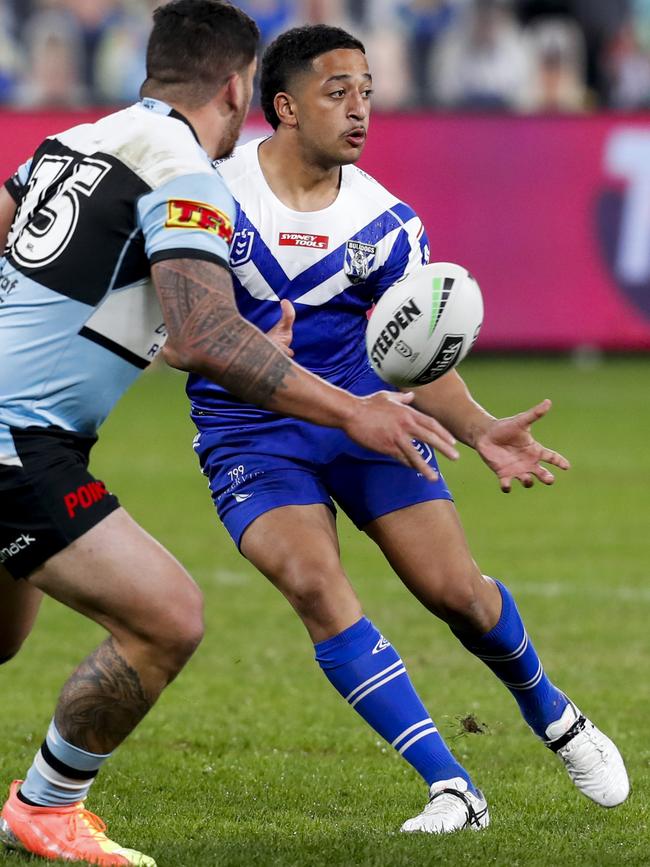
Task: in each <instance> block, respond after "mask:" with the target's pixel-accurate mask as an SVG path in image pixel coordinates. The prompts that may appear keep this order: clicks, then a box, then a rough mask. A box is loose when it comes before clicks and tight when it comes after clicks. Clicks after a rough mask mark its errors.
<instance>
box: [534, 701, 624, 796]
mask: <svg viewBox="0 0 650 867" xmlns="http://www.w3.org/2000/svg"><path fill="white" fill-rule="evenodd" d="M545 743H546V746H547V747H548V748H549V749H551V750H553V752H554V753H557V755H558V756H559V757H560V758H561V759H562V761H563V762H564V764H565V766H566V769H567V771H568V774H569V776H570V777H571V779H572V781H573V782H574V784H575V786H576V787H577V788H578V789H579V790H580V791H581V792H582V794H583V795H586V796H587V797H588V798H591V800H592V801H595V802H596V803H597V804H600V806H601V807H616V806H618V805H619V804H622V803H623V801H624V800H625V799H626V798H627V796H628V794H629V791H630V781H629V780H628V777H627V771H626V770H625V765H624V764H623V759H622V757H621V754H620V753H619V751H618V749H617V748H616V746H615V744H614V743H613V742H612V741H611V740H610V739H609V738H608V737H607V736H606V735H604V734H603V733H602V732H601V731H600V730H599V729H597V728H596V726H595V725H594V724H593V723H592V722H591V720H589V719H587V717H586V716H584V714H582V713H580V711H579V710H578V708H577V707H576V706H575V705H574V704H573V703H572V702H569V704H568V705H567V706H566V708H565V709H564V713H563V714H562V716H561V717H560V718H559V720H557V721H556V722H554V723H551V725H550V726H548V728H547V729H546V738H545Z"/></svg>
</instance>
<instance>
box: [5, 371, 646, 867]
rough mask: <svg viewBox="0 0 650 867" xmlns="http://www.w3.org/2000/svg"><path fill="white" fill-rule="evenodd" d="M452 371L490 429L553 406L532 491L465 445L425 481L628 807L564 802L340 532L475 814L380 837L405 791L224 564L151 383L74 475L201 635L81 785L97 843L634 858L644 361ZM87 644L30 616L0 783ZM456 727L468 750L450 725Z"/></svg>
mask: <svg viewBox="0 0 650 867" xmlns="http://www.w3.org/2000/svg"><path fill="white" fill-rule="evenodd" d="M463 373H464V374H465V376H466V379H467V380H468V382H469V383H470V385H471V387H472V388H473V390H474V392H475V394H476V396H477V398H478V399H480V400H481V401H483V402H484V403H485V404H486V405H488V406H489V407H490V408H491V409H492V410H493V411H494V412H497V413H500V414H509V413H511V412H514V411H516V410H518V409H523V408H525V407H526V406H528V405H529V404H530V403H531V402H533V401H537V400H539V399H542V398H544V397H546V396H550V397H552V398H553V399H554V402H555V407H554V410H553V412H552V414H551V415H550V416H549V417H548V418H547V419H546V420H544V421H543V422H541V423H540V424H539V426H538V427H539V431H538V432H539V436H540V438H541V439H543V440H544V441H545V442H547V443H548V444H549V445H551V446H553V447H555V448H557V449H559V450H560V451H562V452H564V453H565V454H566V455H567V456H568V457H569V458H570V459H571V460H572V462H573V469H572V471H571V472H570V473H569V474H567V475H566V476H563V477H562V478H561V479H560V480H559V482H558V484H557V485H556V486H555V488H550V489H547V488H542V487H540V486H536V487H535V488H534V489H533V490H532V491H524V490H522V489H517V490H514V491H513V493H511V494H510V495H509V496H504V495H503V494H501V493H500V492H499V490H498V487H497V485H496V482H495V480H494V479H493V478H491V476H490V474H489V473H488V471H487V470H486V469H484V468H483V466H482V465H481V464H480V462H479V461H478V460H477V459H476V458H475V456H474V455H472V454H470V453H468V452H467V451H466V450H464V452H463V459H462V461H461V462H460V463H459V464H458V465H455V466H453V467H449V466H447V467H445V471H446V475H447V478H448V480H449V481H450V483H451V485H452V488H453V490H454V491H455V494H456V499H457V503H458V506H459V508H460V511H461V515H462V517H463V521H464V523H465V526H466V529H467V532H468V535H469V537H470V540H471V543H472V548H473V551H474V554H475V556H476V558H477V559H478V560H479V562H480V563H481V565H482V568H483V570H484V571H485V572H487V573H490V574H494V575H497V576H499V577H501V578H503V579H504V580H505V581H506V582H507V583H509V585H510V586H511V588H512V589H513V590H514V591H515V593H516V595H517V598H518V600H519V603H520V607H521V609H522V611H523V614H524V616H525V618H526V620H527V624H528V627H529V630H530V632H531V634H532V635H533V637H534V640H535V642H536V644H537V646H538V649H539V650H540V651H541V653H542V656H543V659H544V662H545V665H546V668H547V670H548V671H549V673H550V674H551V675H552V676H553V677H554V679H555V680H556V681H557V683H558V684H559V685H561V686H562V687H564V688H565V689H566V690H567V691H568V692H569V693H570V694H571V695H572V696H573V697H574V699H575V700H576V701H577V702H578V703H579V704H580V705H581V706H582V707H583V708H584V709H585V710H586V711H588V712H589V714H590V715H591V716H592V717H593V718H594V719H595V721H596V722H598V723H601V725H602V726H603V727H604V728H606V729H607V731H608V732H610V733H611V734H612V735H613V736H614V737H615V739H616V740H617V741H618V743H619V745H620V747H621V749H622V751H623V753H624V755H625V757H626V759H627V763H628V767H629V770H630V774H631V778H632V784H633V793H632V796H631V798H630V800H629V802H628V803H627V804H626V805H624V806H623V807H621V808H619V809H617V810H614V811H605V810H602V809H600V808H598V807H596V806H595V805H593V804H591V803H590V802H588V801H587V800H585V799H584V798H582V797H581V796H580V795H578V794H577V793H576V792H575V791H574V790H573V788H572V787H571V785H570V784H569V781H568V779H567V778H565V775H564V772H563V770H562V769H561V767H560V765H559V762H558V761H557V760H556V759H555V758H554V757H553V756H552V755H551V754H550V753H549V752H547V751H546V750H544V749H543V748H542V747H541V746H540V745H539V744H538V743H537V742H536V740H535V738H534V737H533V736H532V735H531V734H530V732H529V731H528V730H527V728H526V727H525V726H524V724H523V723H522V722H521V720H520V718H519V716H518V712H517V710H516V706H515V704H514V702H513V700H512V699H511V697H510V696H509V695H508V694H507V692H506V691H505V690H504V689H503V688H502V687H501V686H500V685H499V684H498V682H497V681H496V680H495V679H494V678H493V677H492V675H491V674H490V673H489V672H488V671H487V670H484V669H483V667H482V666H481V665H480V664H479V663H478V662H477V661H475V660H474V659H473V658H471V657H470V656H469V655H468V654H467V653H465V652H464V651H463V650H462V649H461V648H460V647H459V646H458V645H457V644H456V642H455V641H454V640H453V638H452V637H451V636H450V634H449V633H448V631H447V629H446V628H445V627H444V626H443V625H442V624H440V623H438V622H436V621H434V620H433V619H432V618H431V617H430V616H429V615H427V614H426V613H425V611H424V610H423V609H422V608H421V607H419V605H418V604H417V603H416V602H415V601H414V600H413V599H412V598H411V597H410V596H409V595H408V594H407V593H406V591H405V590H404V589H403V588H402V587H401V586H400V585H399V583H398V582H397V581H396V579H395V578H394V577H393V576H392V575H391V573H390V570H389V569H388V568H387V566H386V565H385V564H384V563H383V562H382V559H381V557H380V556H378V555H377V553H376V552H375V551H374V550H373V548H372V546H371V544H370V543H369V542H368V540H366V539H365V538H364V537H362V536H361V535H359V534H358V533H356V531H354V530H353V528H351V526H350V525H349V524H348V523H347V522H345V521H344V520H342V521H340V530H341V537H342V543H343V556H344V561H345V565H346V568H347V569H348V571H349V573H350V575H351V577H352V579H353V581H354V584H355V586H356V588H357V590H358V592H359V594H360V596H361V598H362V599H363V601H364V603H365V607H366V611H367V613H368V614H369V616H371V617H372V618H373V619H375V620H376V622H377V623H378V624H379V625H380V627H381V628H382V629H383V630H385V632H386V633H387V635H389V636H390V639H391V640H392V641H393V642H394V643H395V644H396V645H397V647H398V649H399V651H400V653H401V654H402V656H403V657H404V659H405V660H406V661H407V664H408V666H409V669H410V672H411V675H412V677H413V680H414V681H415V684H416V686H417V688H418V689H419V690H420V692H421V694H422V696H423V698H424V700H425V702H426V703H427V705H428V707H429V709H430V711H431V713H432V715H433V717H434V719H435V720H436V721H437V723H438V724H439V726H440V728H441V730H442V731H443V732H444V733H445V735H446V736H448V738H449V740H450V744H451V745H452V748H453V749H454V750H455V752H456V753H457V755H458V756H459V757H460V758H461V760H462V761H463V762H464V763H465V764H466V765H467V767H468V768H469V769H470V771H471V772H472V773H473V775H474V777H475V779H476V781H477V783H478V784H479V785H480V786H481V787H482V788H483V789H484V791H485V793H486V795H487V797H488V800H489V803H490V810H491V815H492V825H491V827H490V828H489V830H487V831H485V832H483V833H481V834H472V833H465V834H461V835H455V836H453V837H451V838H444V839H441V838H425V837H411V836H409V837H401V836H400V835H399V834H398V833H396V832H397V829H398V828H399V825H400V823H401V822H402V821H403V820H404V819H405V818H407V817H408V816H410V815H413V814H414V813H415V812H418V811H419V809H420V808H421V806H422V805H423V802H424V799H425V791H424V787H423V785H422V783H421V782H420V780H419V779H418V777H417V775H416V774H415V772H413V771H412V770H411V769H410V768H409V767H408V766H407V765H406V764H405V763H403V762H402V761H401V760H400V759H398V758H397V757H396V756H395V755H394V754H393V752H392V751H391V750H390V749H389V748H388V747H387V746H386V745H385V744H383V743H382V742H380V740H379V738H378V737H376V736H375V735H374V734H373V733H371V732H370V731H369V730H368V729H367V728H366V726H365V724H364V723H362V722H361V721H360V720H359V719H358V718H357V717H356V715H355V714H354V712H352V711H351V710H350V708H349V707H348V706H347V705H345V703H344V702H343V701H342V700H341V699H340V698H339V697H338V696H337V695H336V694H335V693H334V692H333V690H332V689H331V687H329V686H328V685H327V684H326V683H325V682H324V680H323V677H322V675H321V674H320V672H319V671H318V669H317V667H316V665H315V663H314V662H313V660H312V658H311V655H312V654H311V650H310V647H309V644H308V641H307V638H306V634H305V633H304V632H303V628H302V626H301V625H300V624H299V622H298V620H297V619H296V617H295V615H294V614H293V613H292V612H291V610H290V609H289V608H288V606H287V605H286V603H285V602H284V601H283V600H282V599H281V598H280V596H279V595H278V594H277V593H276V591H274V590H273V589H272V588H271V587H270V586H268V585H267V584H266V582H265V580H264V579H263V578H261V577H260V576H258V575H257V574H256V573H255V572H254V570H252V569H251V568H250V567H249V566H248V565H247V564H246V563H245V562H244V561H243V560H242V559H241V558H240V557H239V555H238V554H237V552H236V551H235V550H234V549H233V547H232V545H231V544H230V542H229V541H228V539H227V538H226V536H225V534H224V533H223V531H222V530H221V528H220V526H219V525H218V522H217V520H216V518H215V516H214V515H213V512H212V506H211V502H210V499H209V496H208V493H207V490H206V484H205V480H204V479H202V478H201V476H200V475H199V474H198V472H197V469H196V466H195V460H194V457H193V454H192V450H191V438H192V429H191V426H190V424H189V422H188V421H187V419H186V414H187V413H186V406H185V399H184V395H183V378H182V376H180V375H178V374H175V373H173V372H171V371H168V370H158V371H154V372H152V373H151V374H149V375H147V376H145V377H144V378H143V380H142V381H141V382H140V383H139V385H138V386H136V388H134V389H133V390H132V391H131V392H130V393H129V394H128V395H127V397H126V398H125V399H124V401H123V402H122V403H121V404H120V406H119V407H118V409H117V411H116V413H115V415H114V416H113V417H112V418H111V420H110V421H109V423H107V424H106V426H105V428H104V430H103V433H102V441H101V443H100V445H99V446H98V447H97V450H96V458H95V464H94V468H95V472H96V474H97V475H99V476H100V477H102V478H105V479H106V480H107V481H108V482H109V483H110V486H111V488H112V489H114V490H115V491H116V492H117V493H118V494H119V495H120V497H121V500H122V502H123V504H124V505H125V506H126V507H127V508H128V509H129V510H130V511H131V512H132V514H133V515H134V516H135V517H136V518H137V519H138V520H139V521H140V522H141V523H142V524H143V525H144V526H145V527H146V528H147V529H148V530H150V531H151V532H152V533H153V534H154V535H156V536H157V537H158V538H160V539H161V540H162V541H163V542H164V543H165V544H166V545H167V546H168V547H169V548H170V549H171V550H172V551H173V552H174V553H175V554H176V555H178V556H179V557H180V558H181V560H182V561H183V562H184V563H185V564H186V565H187V566H188V567H189V568H190V570H191V571H192V573H193V574H194V575H195V577H196V578H197V580H198V581H199V582H200V583H201V585H202V587H203V589H204V591H205V595H206V599H207V637H206V639H205V641H204V643H203V645H202V646H201V648H200V649H199V651H198V652H197V654H196V656H195V657H194V659H193V660H192V661H191V663H190V664H189V666H188V668H187V669H186V671H185V672H184V673H183V674H181V676H180V677H179V679H178V680H177V681H176V682H175V683H174V684H173V685H172V686H171V687H170V688H169V690H168V691H167V693H166V694H165V695H164V696H163V698H162V699H161V701H160V702H159V704H158V706H157V707H156V708H155V709H154V710H153V711H152V713H151V714H150V716H149V717H148V718H147V719H146V721H145V722H144V723H143V724H142V726H141V727H140V728H139V729H138V730H137V731H136V733H135V734H134V735H133V736H132V737H131V738H130V740H129V741H128V742H127V744H125V745H124V747H123V748H122V749H121V750H119V751H118V752H117V754H116V755H115V757H114V759H113V760H112V761H111V762H110V763H109V764H108V765H107V766H106V768H105V769H104V770H103V771H102V773H101V775H100V777H99V778H98V780H97V783H96V784H95V786H94V790H93V792H92V799H91V803H90V804H89V806H91V807H92V808H93V809H96V811H97V812H98V813H100V815H102V816H103V817H104V818H105V819H106V820H107V821H108V823H109V826H110V831H111V834H112V836H113V837H114V839H117V840H119V841H121V842H123V843H125V844H133V845H136V846H138V847H139V848H141V849H142V850H143V851H145V852H149V853H151V854H152V855H154V856H155V857H156V858H157V860H158V864H159V867H211V865H242V867H243V865H260V867H267V865H278V867H280V865H281V867H289V865H296V867H298V865H300V867H305V865H309V867H316V865H327V867H335V865H340V867H351V865H382V867H400V865H404V867H406V865H415V864H419V865H438V864H440V865H442V864H470V863H471V864H477V865H499V867H502V865H503V867H505V865H507V867H516V865H545V867H548V865H563V867H569V865H623V864H624V865H648V864H650V808H649V806H648V804H649V796H650V782H649V776H650V746H649V745H648V744H649V741H648V711H649V708H650V687H649V685H648V662H649V657H650V641H649V638H648V635H649V634H650V630H649V628H648V622H649V620H650V586H649V585H648V581H647V578H648V574H649V571H650V532H649V530H650V527H649V514H650V508H649V506H650V503H649V499H650V496H649V493H648V481H649V480H650V449H649V448H648V439H649V436H650V434H649V432H650V401H649V400H648V384H649V381H650V359H621V360H615V361H607V362H605V363H604V364H601V365H596V366H594V367H588V368H586V369H585V368H584V367H576V366H574V365H572V364H570V363H569V362H566V361H562V360H541V359H540V360H526V359H522V358H519V359H510V360H506V359H477V360H472V361H471V362H468V363H466V364H465V365H464V367H463ZM101 635H102V633H101V630H99V629H98V628H97V627H95V626H93V625H92V624H89V623H87V622H86V621H84V620H83V619H82V618H80V617H79V616H77V615H75V614H73V613H71V612H68V611H66V610H64V609H62V608H61V607H60V606H57V605H56V604H54V603H51V604H46V605H45V606H44V608H43V611H42V613H41V615H40V619H39V622H38V624H37V627H36V629H35V631H34V634H33V636H32V637H31V638H30V640H29V641H28V643H27V644H26V646H25V648H24V650H23V652H22V653H21V654H20V656H19V657H18V658H17V659H16V660H14V661H13V662H12V663H11V664H10V665H8V666H5V667H3V669H2V670H1V672H0V677H1V678H2V681H1V682H2V696H3V701H2V713H1V715H0V737H1V739H2V750H1V753H0V771H1V774H0V778H2V779H5V780H6V781H9V780H10V779H11V778H12V776H15V775H21V774H23V773H24V772H25V769H26V766H27V765H28V764H29V762H30V761H31V758H32V755H33V753H34V751H35V749H36V748H37V746H38V744H39V742H40V740H41V739H42V736H43V733H44V730H45V728H46V725H47V722H48V720H49V718H50V715H51V712H52V708H53V703H54V701H55V698H56V694H57V691H58V689H59V686H60V684H61V682H62V680H63V679H64V677H65V675H66V673H67V672H68V671H69V670H70V669H71V667H72V666H73V665H74V664H75V663H76V662H77V661H78V660H79V658H80V656H81V655H82V653H84V652H85V651H87V650H89V649H90V648H91V647H92V646H93V645H94V643H96V642H97V641H98V640H99V639H100V638H101ZM470 713H471V714H474V715H475V716H476V718H477V719H478V720H479V721H480V722H482V723H484V724H485V725H486V726H487V732H486V733H485V734H480V735H479V734H463V733H462V727H461V724H460V720H461V719H462V718H463V717H465V716H466V715H467V714H470ZM28 861H29V859H25V858H23V857H22V856H17V855H2V854H0V864H2V865H14V867H20V865H22V864H26V863H28Z"/></svg>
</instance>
